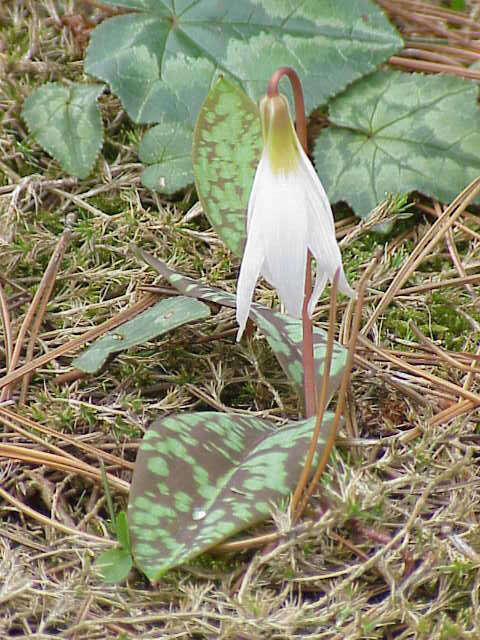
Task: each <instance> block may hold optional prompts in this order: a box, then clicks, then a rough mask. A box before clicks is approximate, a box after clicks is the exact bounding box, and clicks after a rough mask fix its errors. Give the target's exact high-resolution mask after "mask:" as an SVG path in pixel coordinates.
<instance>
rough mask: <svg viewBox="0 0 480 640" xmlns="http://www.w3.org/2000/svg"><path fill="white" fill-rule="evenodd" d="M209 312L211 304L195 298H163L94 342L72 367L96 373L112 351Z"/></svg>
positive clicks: (76, 359)
mask: <svg viewBox="0 0 480 640" xmlns="http://www.w3.org/2000/svg"><path fill="white" fill-rule="evenodd" d="M209 315H210V309H209V308H208V306H207V305H206V304H203V303H202V302H200V301H199V300H193V299H192V298H191V297H184V296H179V297H176V298H167V299H166V300H161V301H160V302H157V304H155V305H154V306H153V307H150V309H147V310H146V311H143V312H142V313H140V314H138V316H136V317H135V318H133V319H132V320H129V321H128V322H125V324H122V325H120V326H119V327H117V328H116V329H115V330H114V331H110V332H109V333H107V334H105V335H104V336H103V337H102V338H100V339H99V340H97V341H96V342H94V343H93V344H92V345H91V346H90V347H88V349H86V350H85V351H84V352H83V353H81V354H80V355H79V356H78V357H77V358H75V359H74V360H73V362H72V366H74V367H76V368H77V369H80V370H81V371H85V372H86V373H96V372H97V371H98V370H99V369H100V368H101V367H102V366H103V365H104V364H105V362H106V360H107V358H108V356H109V355H110V354H113V353H118V352H119V351H124V350H125V349H129V348H130V347H133V346H135V345H138V344H143V343H144V342H147V341H148V340H152V339H153V338H156V337H157V336H160V335H162V334H163V333H166V332H167V331H171V330H172V329H176V328H177V327H181V326H182V325H183V324H187V323H188V322H194V321H196V320H201V319H202V318H206V317H207V316H209Z"/></svg>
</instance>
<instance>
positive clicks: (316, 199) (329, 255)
mask: <svg viewBox="0 0 480 640" xmlns="http://www.w3.org/2000/svg"><path fill="white" fill-rule="evenodd" d="M301 166H302V171H303V176H302V181H303V183H304V189H305V193H306V198H307V201H308V204H307V209H308V214H307V216H308V248H309V249H310V251H311V253H312V255H313V256H314V257H315V260H316V262H317V280H316V283H315V288H314V291H313V294H312V298H311V300H310V303H309V313H310V314H311V313H312V312H313V309H314V308H315V305H316V303H317V301H318V298H319V297H320V295H321V293H322V291H323V288H324V286H325V277H328V279H329V280H330V282H332V280H333V277H334V275H335V272H336V270H337V269H338V268H340V278H339V281H338V289H339V291H341V292H342V293H345V294H346V295H348V296H350V297H355V292H354V291H353V290H352V289H351V287H350V286H349V284H348V282H347V279H346V278H345V273H344V271H343V265H342V256H341V254H340V249H339V247H338V244H337V239H336V237H335V225H334V221H333V215H332V210H331V208H330V203H329V202H328V198H327V195H326V193H325V191H324V189H323V186H322V183H321V182H320V179H319V177H318V176H317V174H316V172H315V170H314V168H313V166H312V164H311V163H310V160H309V159H308V158H307V156H306V155H305V154H303V155H302V163H301Z"/></svg>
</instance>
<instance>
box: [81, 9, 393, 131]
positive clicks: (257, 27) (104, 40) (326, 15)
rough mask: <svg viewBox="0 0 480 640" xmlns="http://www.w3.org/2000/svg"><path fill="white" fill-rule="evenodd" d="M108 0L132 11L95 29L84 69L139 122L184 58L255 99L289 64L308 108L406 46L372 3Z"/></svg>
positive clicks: (325, 99)
mask: <svg viewBox="0 0 480 640" xmlns="http://www.w3.org/2000/svg"><path fill="white" fill-rule="evenodd" d="M105 1H106V2H107V3H108V4H110V5H113V6H119V7H125V8H129V9H134V10H135V13H131V14H127V15H121V16H116V17H113V18H110V19H108V20H104V21H103V22H102V23H101V24H100V25H99V26H98V27H96V28H95V29H94V31H93V32H92V35H91V37H90V44H89V47H88V52H87V57H86V60H85V69H86V71H87V72H88V73H90V74H92V75H94V76H97V77H98V78H101V79H102V80H105V81H106V82H108V83H109V84H110V86H111V87H112V90H113V91H114V92H116V93H117V95H118V96H119V98H120V99H121V101H122V103H123V104H124V106H125V107H126V109H127V110H128V113H129V115H130V116H131V117H132V118H133V119H134V120H136V121H137V122H152V120H151V119H150V118H151V117H152V116H151V114H150V113H149V115H148V119H147V120H144V119H143V117H144V115H143V114H142V111H145V114H146V113H147V112H148V111H149V109H146V108H145V105H147V104H148V103H150V104H152V101H151V96H152V95H153V94H154V93H155V92H156V91H157V89H158V83H159V81H160V79H163V75H164V70H165V66H166V64H167V63H168V61H169V60H170V59H172V58H175V57H177V55H178V54H183V55H186V56H189V57H192V58H206V59H208V60H210V61H211V62H212V63H213V64H214V65H215V66H217V67H218V68H219V69H222V70H224V71H226V72H227V73H229V74H230V75H231V76H232V77H235V78H236V79H237V80H238V81H239V82H240V83H242V84H243V86H244V88H245V89H246V90H247V93H248V94H249V95H250V97H252V98H254V99H258V98H259V96H260V95H261V94H263V93H264V92H265V90H266V82H268V78H269V76H270V75H271V73H272V72H273V71H274V70H275V69H276V68H277V67H279V66H282V65H286V64H292V63H293V64H294V66H295V67H296V68H297V69H298V71H299V73H300V75H301V80H302V82H303V83H304V91H305V95H306V103H307V109H308V110H309V111H310V110H311V109H313V108H314V107H316V106H318V105H319V104H321V103H325V102H326V101H327V99H328V98H329V97H331V96H332V95H334V94H335V93H338V92H339V91H341V90H343V89H344V88H345V87H346V86H347V85H348V84H349V83H351V82H352V81H354V80H355V79H357V78H359V77H361V76H362V75H364V74H366V73H369V72H371V71H372V70H373V69H374V68H375V67H376V66H378V65H379V64H381V63H382V62H384V61H385V60H387V59H388V58H389V57H390V56H391V55H392V54H393V53H394V52H395V51H396V50H398V49H399V48H400V47H401V46H402V41H401V38H400V37H399V35H398V34H397V33H396V31H395V29H394V28H393V27H392V26H391V25H390V24H389V22H388V20H387V19H386V18H385V16H384V14H383V13H382V11H381V10H380V9H379V8H378V7H377V6H376V5H375V4H374V3H373V2H371V1H370V0H355V2H352V1H351V0H336V2H332V1H330V0H329V1H328V2H318V0H289V1H288V2H286V1H285V0H242V1H241V2H233V1H232V0H196V1H195V2H191V1H190V0H188V1H186V0H183V1H181V2H180V1H176V2H175V3H174V2H170V0H138V1H137V0H105ZM141 47H144V48H145V50H146V52H148V55H147V56H145V55H144V54H142V58H141V60H142V61H144V63H145V66H144V68H139V67H138V64H139V62H140V58H138V59H135V58H136V54H137V53H138V48H141ZM132 52H133V53H132ZM153 59H155V60H153ZM204 96H205V94H204ZM145 117H147V116H146V115H145ZM178 120H179V121H182V120H181V116H180V115H179V118H178Z"/></svg>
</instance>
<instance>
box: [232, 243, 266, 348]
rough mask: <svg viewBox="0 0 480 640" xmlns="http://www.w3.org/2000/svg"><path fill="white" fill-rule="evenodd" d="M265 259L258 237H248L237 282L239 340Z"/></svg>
mask: <svg viewBox="0 0 480 640" xmlns="http://www.w3.org/2000/svg"><path fill="white" fill-rule="evenodd" d="M264 259H265V255H264V252H263V248H262V246H261V244H260V243H259V242H258V240H257V239H256V238H254V237H252V236H250V237H249V238H248V239H247V244H246V246H245V251H244V253H243V260H242V265H241V267H240V274H239V276H238V282H237V322H238V333H237V342H238V341H239V340H240V338H241V337H242V334H243V331H244V329H245V325H246V324H247V318H248V314H249V312H250V305H251V304H252V296H253V290H254V289H255V285H256V283H257V279H258V276H259V275H260V269H261V267H262V264H263V261H264Z"/></svg>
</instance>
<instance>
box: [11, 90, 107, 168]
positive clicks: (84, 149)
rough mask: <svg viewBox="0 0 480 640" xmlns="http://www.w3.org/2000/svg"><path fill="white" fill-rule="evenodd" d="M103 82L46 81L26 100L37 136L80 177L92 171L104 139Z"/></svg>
mask: <svg viewBox="0 0 480 640" xmlns="http://www.w3.org/2000/svg"><path fill="white" fill-rule="evenodd" d="M103 89H104V86H103V85H100V84H76V83H73V84H70V85H68V86H67V85H62V84H59V83H56V82H54V83H50V84H44V85H42V86H41V87H40V88H39V89H36V90H35V91H34V92H33V93H31V94H30V96H29V97H28V98H27V99H26V100H25V102H24V104H23V110H22V116H23V118H24V119H25V122H26V123H27V126H28V129H29V131H30V133H31V134H32V136H33V137H34V138H35V140H36V141H37V142H38V144H40V145H41V146H42V147H43V148H44V149H45V151H47V152H48V153H49V154H50V155H51V156H53V157H54V158H55V160H57V162H59V164H60V165H61V167H62V169H64V170H65V171H66V172H67V173H69V174H71V175H72V176H76V177H77V178H86V177H87V176H88V174H89V173H90V172H91V170H92V168H93V165H94V163H95V160H96V158H97V156H98V153H99V151H100V149H101V147H102V143H103V128H102V118H101V115H100V110H99V108H98V104H97V98H98V96H99V95H100V94H101V93H102V91H103Z"/></svg>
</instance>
